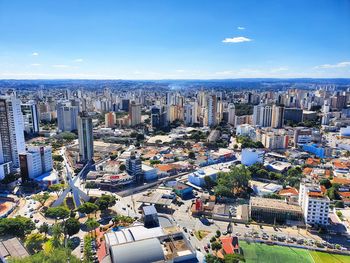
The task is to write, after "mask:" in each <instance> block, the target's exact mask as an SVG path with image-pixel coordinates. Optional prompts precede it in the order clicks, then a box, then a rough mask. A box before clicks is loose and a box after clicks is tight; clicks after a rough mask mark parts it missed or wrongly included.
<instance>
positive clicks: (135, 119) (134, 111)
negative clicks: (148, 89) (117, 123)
mask: <svg viewBox="0 0 350 263" xmlns="http://www.w3.org/2000/svg"><path fill="white" fill-rule="evenodd" d="M129 122H130V126H136V125H139V124H140V123H141V104H136V103H135V102H132V103H131V104H130V105H129Z"/></svg>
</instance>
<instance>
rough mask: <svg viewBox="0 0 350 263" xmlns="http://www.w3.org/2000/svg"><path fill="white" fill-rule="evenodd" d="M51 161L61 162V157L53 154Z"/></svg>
mask: <svg viewBox="0 0 350 263" xmlns="http://www.w3.org/2000/svg"><path fill="white" fill-rule="evenodd" d="M52 160H54V161H55V162H63V160H64V159H63V157H62V156H61V155H58V154H53V155H52Z"/></svg>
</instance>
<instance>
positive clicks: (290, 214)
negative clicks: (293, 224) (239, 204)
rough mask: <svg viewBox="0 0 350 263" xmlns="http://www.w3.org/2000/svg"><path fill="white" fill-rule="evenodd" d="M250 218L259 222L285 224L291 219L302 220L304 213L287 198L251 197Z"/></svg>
mask: <svg viewBox="0 0 350 263" xmlns="http://www.w3.org/2000/svg"><path fill="white" fill-rule="evenodd" d="M249 215H250V218H251V219H253V220H255V221H258V222H266V223H272V224H275V223H280V224H284V223H286V222H288V221H289V220H291V221H298V222H302V220H303V213H302V210H301V207H300V206H298V205H293V204H289V203H288V202H287V201H285V200H278V199H270V198H261V197H251V198H250V202H249Z"/></svg>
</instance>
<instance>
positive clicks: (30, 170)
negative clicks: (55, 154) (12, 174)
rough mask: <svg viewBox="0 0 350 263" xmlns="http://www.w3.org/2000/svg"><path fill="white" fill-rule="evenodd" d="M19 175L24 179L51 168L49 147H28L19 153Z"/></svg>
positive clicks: (31, 177) (38, 174)
mask: <svg viewBox="0 0 350 263" xmlns="http://www.w3.org/2000/svg"><path fill="white" fill-rule="evenodd" d="M19 159H20V168H21V176H22V179H23V180H24V181H26V180H28V179H34V178H36V177H38V176H40V175H42V174H44V173H47V172H50V171H51V170H52V151H51V147H43V146H40V147H30V148H28V149H27V151H26V152H23V153H20V154H19Z"/></svg>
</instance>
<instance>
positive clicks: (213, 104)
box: [207, 95, 217, 126]
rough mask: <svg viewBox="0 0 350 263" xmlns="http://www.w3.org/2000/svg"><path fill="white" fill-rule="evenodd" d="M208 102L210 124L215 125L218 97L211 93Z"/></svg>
mask: <svg viewBox="0 0 350 263" xmlns="http://www.w3.org/2000/svg"><path fill="white" fill-rule="evenodd" d="M207 104H208V126H215V125H216V124H217V118H216V109H217V99H216V96H215V95H209V96H208V99H207Z"/></svg>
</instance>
